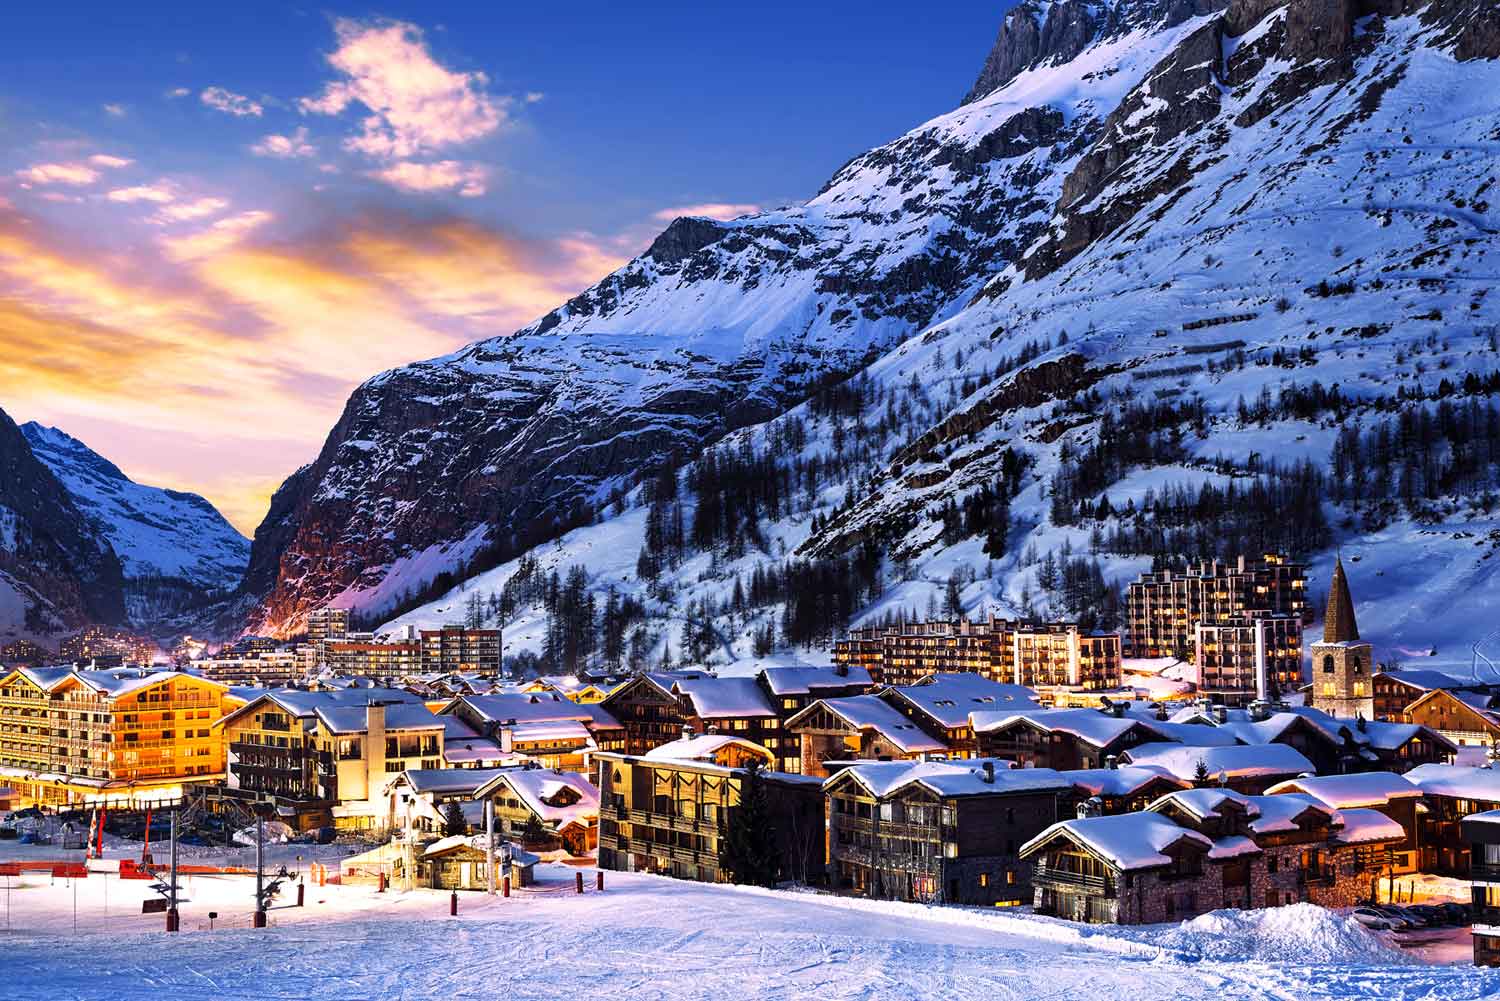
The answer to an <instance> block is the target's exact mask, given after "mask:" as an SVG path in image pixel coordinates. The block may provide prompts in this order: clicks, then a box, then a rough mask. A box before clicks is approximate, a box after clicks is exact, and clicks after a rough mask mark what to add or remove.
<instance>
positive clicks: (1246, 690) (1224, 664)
mask: <svg viewBox="0 0 1500 1001" xmlns="http://www.w3.org/2000/svg"><path fill="white" fill-rule="evenodd" d="M1193 667H1194V670H1195V671H1196V672H1197V685H1198V694H1199V695H1201V696H1204V697H1206V698H1209V699H1211V700H1213V701H1214V702H1216V703H1218V704H1219V705H1225V706H1246V705H1249V704H1250V703H1251V702H1256V701H1260V702H1275V701H1277V700H1278V699H1280V698H1281V697H1282V696H1283V695H1284V694H1285V693H1287V692H1292V691H1296V690H1297V689H1298V688H1300V687H1301V686H1302V617H1301V616H1300V615H1291V614H1281V613H1261V612H1246V613H1241V614H1238V615H1231V616H1228V617H1225V618H1222V619H1218V620H1215V621H1210V622H1202V621H1200V622H1197V623H1194V626H1193Z"/></svg>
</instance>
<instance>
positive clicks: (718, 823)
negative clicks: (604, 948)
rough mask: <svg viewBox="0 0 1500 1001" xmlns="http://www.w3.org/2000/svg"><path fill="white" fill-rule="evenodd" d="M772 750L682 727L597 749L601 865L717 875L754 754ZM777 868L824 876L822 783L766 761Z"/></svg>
mask: <svg viewBox="0 0 1500 1001" xmlns="http://www.w3.org/2000/svg"><path fill="white" fill-rule="evenodd" d="M752 761H754V762H758V763H759V764H760V765H762V766H764V767H765V768H767V769H769V768H770V767H771V766H772V765H773V764H774V762H775V761H776V756H775V755H774V754H772V753H771V752H770V751H769V750H767V749H766V748H764V747H760V746H758V745H756V744H753V743H751V742H750V741H747V740H743V739H741V738H739V737H732V736H727V735H714V734H704V735H694V734H691V733H690V734H687V735H685V736H684V737H683V738H682V739H681V740H677V741H673V742H671V743H669V744H664V745H662V746H660V747H658V748H656V749H655V750H653V751H651V752H650V753H648V754H644V755H629V754H600V755H599V761H598V764H599V804H600V805H599V868H601V869H614V870H618V871H628V872H655V873H660V874H663V875H670V876H676V877H678V878H681V879H693V880H699V881H702V882H710V883H712V882H725V881H727V880H728V879H729V875H730V874H729V873H727V872H726V871H725V870H724V868H723V857H722V854H721V853H722V850H723V848H724V844H725V839H726V838H727V837H728V836H729V832H730V831H731V830H732V829H733V827H734V825H735V823H736V822H737V821H738V818H739V813H740V805H741V802H742V799H743V794H744V789H745V783H746V781H747V779H746V774H747V766H748V765H749V764H750V763H751V762H752ZM760 781H761V782H764V783H765V785H766V793H767V795H766V804H767V808H768V811H769V814H770V816H769V826H770V828H771V830H772V832H773V837H774V838H775V841H776V847H775V851H776V868H777V869H778V878H780V879H794V880H798V881H801V882H813V881H818V880H820V879H821V878H822V876H823V867H824V828H823V787H822V782H821V781H820V780H818V779H815V778H810V777H806V776H802V775H787V774H784V773H780V772H774V771H764V772H762V773H761V775H760Z"/></svg>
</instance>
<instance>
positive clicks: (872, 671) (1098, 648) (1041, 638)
mask: <svg viewBox="0 0 1500 1001" xmlns="http://www.w3.org/2000/svg"><path fill="white" fill-rule="evenodd" d="M1120 653H1121V647H1120V637H1119V635H1118V634H1116V633H1105V632H1085V631H1083V630H1080V629H1079V628H1078V626H1077V625H1075V624H1072V623H1035V622H1013V621H1010V620H1007V619H996V618H991V619H989V620H987V621H983V622H970V621H968V620H966V619H960V620H958V621H957V622H947V621H941V622H915V623H905V624H901V625H894V626H869V627H865V628H861V629H854V630H851V631H850V633H849V635H848V636H846V637H845V638H843V639H841V640H839V641H837V642H836V643H835V644H834V649H833V659H834V663H835V664H837V665H839V666H840V667H843V668H846V669H859V670H863V671H866V672H868V673H869V675H870V677H871V679H872V680H873V681H875V682H876V683H878V684H886V685H913V684H916V683H917V682H918V681H920V680H921V679H922V678H924V677H926V676H927V675H929V674H977V675H980V676H981V677H985V678H988V679H990V680H991V681H999V682H1004V683H1006V684H1015V685H1026V686H1027V687H1031V688H1038V687H1041V688H1060V689H1072V690H1078V691H1109V690H1113V689H1116V688H1119V687H1120V685H1121V681H1122V674H1121V664H1120Z"/></svg>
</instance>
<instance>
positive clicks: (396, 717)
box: [317, 702, 447, 733]
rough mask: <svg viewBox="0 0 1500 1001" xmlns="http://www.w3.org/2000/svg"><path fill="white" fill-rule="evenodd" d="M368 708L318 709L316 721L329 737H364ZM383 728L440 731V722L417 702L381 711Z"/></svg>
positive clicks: (328, 707) (367, 725)
mask: <svg viewBox="0 0 1500 1001" xmlns="http://www.w3.org/2000/svg"><path fill="white" fill-rule="evenodd" d="M369 713H370V707H369V706H319V707H318V709H317V717H318V720H319V722H321V723H322V724H323V725H324V726H325V727H327V728H328V730H329V732H331V733H364V732H365V731H366V730H368V729H369V718H370V716H369ZM385 728H386V730H387V731H390V730H444V731H445V732H446V729H447V727H446V724H444V722H443V720H441V719H439V718H438V717H436V716H434V715H433V714H432V711H431V710H429V709H428V708H427V707H426V706H424V705H422V704H421V703H420V702H419V703H417V704H416V705H412V704H410V703H400V702H398V703H396V704H395V705H389V706H386V707H385Z"/></svg>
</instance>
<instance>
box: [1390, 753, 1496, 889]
mask: <svg viewBox="0 0 1500 1001" xmlns="http://www.w3.org/2000/svg"><path fill="white" fill-rule="evenodd" d="M1405 778H1406V780H1407V781H1408V782H1410V783H1411V784H1412V785H1414V786H1416V787H1417V788H1418V789H1420V790H1421V791H1422V799H1423V804H1424V805H1425V806H1426V808H1427V812H1426V813H1422V814H1420V816H1419V826H1420V828H1421V830H1420V833H1419V835H1418V844H1419V846H1420V849H1421V860H1420V862H1419V864H1418V866H1417V868H1418V869H1420V870H1421V871H1422V872H1434V873H1439V874H1442V875H1446V876H1467V875H1468V874H1469V867H1470V855H1469V851H1470V849H1469V843H1468V842H1467V841H1465V840H1464V836H1463V829H1462V825H1463V819H1464V818H1465V817H1467V816H1469V815H1471V814H1475V813H1485V812H1488V811H1490V810H1497V809H1500V771H1497V770H1495V769H1492V768H1470V767H1467V766H1464V765H1422V766H1420V767H1418V768H1413V769H1412V770H1411V771H1409V772H1407V773H1406V775H1405Z"/></svg>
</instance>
